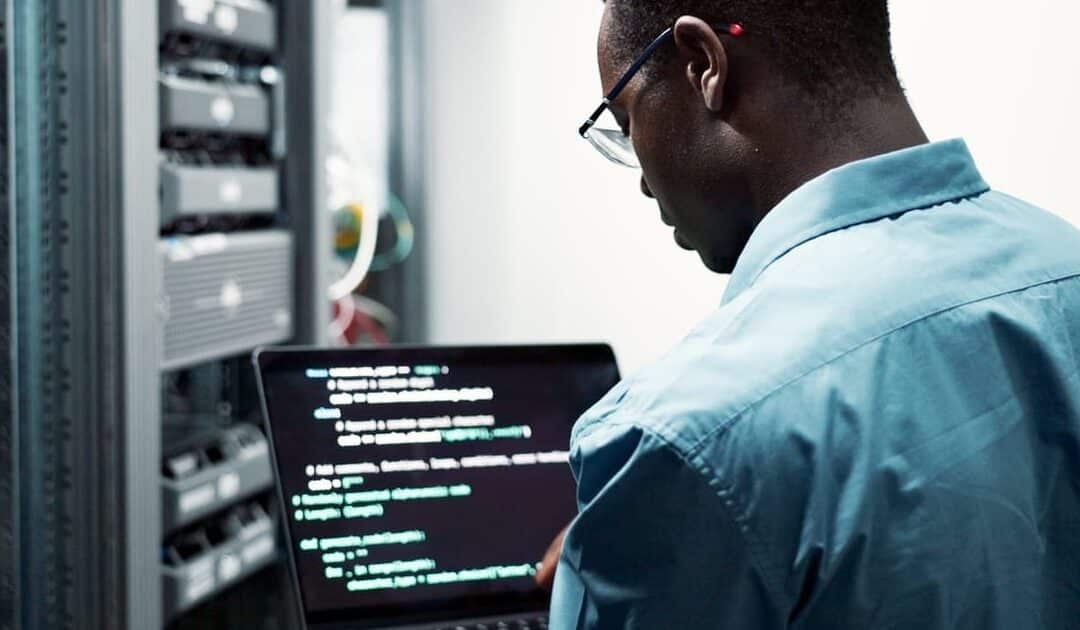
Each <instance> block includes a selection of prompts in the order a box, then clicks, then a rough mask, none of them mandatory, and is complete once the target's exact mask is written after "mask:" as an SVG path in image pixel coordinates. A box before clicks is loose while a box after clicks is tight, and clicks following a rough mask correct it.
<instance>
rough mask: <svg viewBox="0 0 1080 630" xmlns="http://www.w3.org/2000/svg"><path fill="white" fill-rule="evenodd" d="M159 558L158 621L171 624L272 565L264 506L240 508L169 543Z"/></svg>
mask: <svg viewBox="0 0 1080 630" xmlns="http://www.w3.org/2000/svg"><path fill="white" fill-rule="evenodd" d="M162 555H163V556H164V559H165V567H164V569H163V579H162V583H161V589H162V608H163V610H162V617H163V618H164V619H171V618H172V617H175V616H176V615H177V614H180V613H182V612H184V611H187V610H190V609H191V608H193V607H195V606H197V605H199V604H201V603H203V602H205V601H207V600H209V599H211V598H213V597H214V596H215V595H217V594H219V593H221V592H222V591H224V590H225V589H227V588H229V587H230V586H232V585H234V584H236V583H237V582H239V581H240V580H243V579H244V578H245V577H247V576H249V575H251V574H252V573H254V572H256V571H258V570H259V569H261V568H263V567H265V566H267V565H268V564H270V563H271V562H273V561H274V560H275V559H277V557H278V555H279V552H278V548H277V527H276V522H275V519H274V518H273V517H271V512H270V510H269V509H268V508H267V506H266V505H265V504H264V503H261V502H258V501H255V502H251V503H244V504H240V505H238V506H236V507H234V508H233V509H231V510H229V511H228V512H227V513H225V514H222V515H221V516H219V517H217V518H214V519H211V520H209V521H207V522H204V523H202V524H200V525H198V526H196V527H193V528H191V529H188V530H186V531H183V532H181V533H180V534H178V535H176V536H173V537H171V538H170V539H168V540H167V541H166V542H165V544H164V547H163V550H162Z"/></svg>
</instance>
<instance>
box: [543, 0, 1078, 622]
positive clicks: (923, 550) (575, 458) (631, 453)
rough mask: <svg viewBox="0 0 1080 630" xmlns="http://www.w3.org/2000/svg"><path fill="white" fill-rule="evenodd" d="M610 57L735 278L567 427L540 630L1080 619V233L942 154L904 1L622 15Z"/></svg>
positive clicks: (646, 8) (673, 207)
mask: <svg viewBox="0 0 1080 630" xmlns="http://www.w3.org/2000/svg"><path fill="white" fill-rule="evenodd" d="M667 28H672V30H671V31H670V33H665V29H667ZM662 33H664V35H662V36H661V34H662ZM658 36H660V37H659V38H658ZM654 38H657V39H655V40H654ZM650 42H652V43H653V45H650ZM642 51H646V54H645V55H644V56H643V57H642V63H640V64H635V63H634V60H635V57H636V56H637V55H638V54H639V53H641V52H642ZM599 63H600V72H601V76H602V81H603V85H604V89H605V93H609V100H610V104H609V105H606V106H605V107H601V109H600V110H599V111H598V112H597V113H596V114H595V115H594V116H593V117H592V118H591V119H590V122H589V123H587V124H586V125H585V126H584V127H583V128H582V133H583V135H587V136H588V137H589V139H590V140H591V141H592V142H593V143H594V144H595V145H596V146H597V148H599V149H600V150H601V151H602V152H603V153H604V154H605V155H606V156H607V157H608V158H610V159H611V160H613V161H615V162H618V163H620V164H625V165H630V166H633V165H635V164H636V163H638V162H640V166H641V169H642V172H643V177H642V180H641V186H642V191H643V192H644V193H645V194H646V195H648V196H649V197H653V198H655V199H656V200H657V202H658V204H659V206H660V215H661V218H662V219H663V220H664V221H665V222H667V223H669V224H671V225H672V226H674V228H675V240H676V241H677V242H678V243H679V244H680V245H682V246H683V247H686V248H688V249H693V250H696V251H697V252H698V253H699V254H700V256H701V258H702V260H703V261H704V263H705V264H706V265H707V266H708V267H709V268H710V269H712V270H714V271H717V272H721V273H728V272H733V273H732V276H731V279H730V283H729V285H728V287H727V291H726V294H725V295H724V297H723V300H722V306H721V307H720V308H719V310H717V311H716V312H715V313H713V314H712V315H711V316H710V317H709V318H708V319H706V320H705V321H704V322H703V323H702V324H701V325H699V326H698V327H697V328H696V329H695V330H694V331H693V332H691V333H690V335H689V336H688V337H687V338H686V339H685V340H684V341H683V342H682V343H680V344H679V345H678V346H676V347H675V348H674V349H673V350H672V351H671V352H670V353H669V354H668V355H667V356H666V357H664V358H663V359H661V360H660V361H659V362H658V363H657V364H655V365H653V366H651V367H650V368H647V369H645V370H643V371H642V372H641V373H640V374H638V375H636V376H634V377H632V378H630V379H628V380H627V381H626V382H624V383H622V384H621V385H619V386H618V387H617V388H616V389H615V390H614V391H612V392H611V393H610V394H609V395H608V396H607V397H606V398H605V399H604V400H603V401H601V402H600V403H599V404H598V405H597V406H596V407H595V408H593V409H592V410H591V411H589V412H588V413H587V414H586V415H585V416H584V417H583V418H582V419H581V420H580V421H579V422H578V424H577V426H576V427H575V430H574V432H573V436H572V456H571V462H572V466H573V470H574V473H575V475H576V477H577V481H578V500H579V505H580V514H579V516H578V518H577V519H575V521H574V523H573V524H572V526H571V527H570V528H569V530H568V532H567V533H566V535H565V542H564V543H563V546H562V552H561V555H560V556H559V560H558V569H557V572H556V575H555V584H554V594H553V602H552V620H551V627H552V628H555V629H560V630H561V629H566V628H643V629H666V628H676V629H681V628H717V629H721V628H723V629H728V630H731V629H739V628H750V629H774V628H798V629H826V628H827V629H831V630H838V629H839V630H848V629H851V630H855V629H858V630H865V629H871V628H872V629H878V630H880V629H883V628H896V629H905V630H910V629H917V630H945V629H950V630H955V629H971V630H976V629H978V630H1016V629H1028V628H1055V629H1057V628H1080V234H1078V233H1077V231H1076V230H1074V229H1073V228H1072V227H1071V226H1070V225H1068V224H1067V223H1065V222H1064V221H1062V220H1060V219H1058V218H1056V217H1054V216H1053V215H1051V214H1048V213H1046V212H1044V211H1042V210H1039V209H1037V208H1034V207H1032V206H1030V205H1028V204H1026V203H1024V202H1021V201H1018V200H1016V199H1013V198H1010V197H1007V196H1006V195H1004V194H1001V193H998V192H995V191H992V190H991V189H990V188H989V186H988V185H987V184H986V183H985V182H984V181H983V179H982V178H981V177H980V175H979V173H978V171H977V170H976V167H975V165H974V163H973V161H972V158H971V156H970V155H969V153H968V151H967V148H966V146H965V145H964V144H963V142H962V141H958V140H954V141H948V142H941V143H929V142H928V140H927V138H926V136H925V134H924V133H923V131H922V129H921V128H920V126H919V123H918V121H917V120H916V118H915V116H914V115H913V113H912V111H911V109H910V107H909V106H908V103H907V101H906V99H905V97H904V94H903V91H902V89H901V87H900V84H899V81H898V80H897V77H896V71H895V68H894V65H893V61H892V55H891V48H890V42H889V17H888V11H887V6H886V0H818V1H816V2H806V1H805V0H771V1H770V0H662V1H659V0H609V1H608V4H607V7H606V9H605V15H604V20H603V25H602V27H601V32H600V38H599ZM628 67H629V68H630V70H629V71H628V72H627V74H626V75H625V77H626V78H627V80H626V81H621V80H620V78H621V77H623V76H624V74H623V73H624V71H626V70H627V68H628ZM1002 84H1003V88H1002V89H1008V88H1007V85H1008V80H1007V77H1003V78H1002ZM609 114H610V115H613V117H614V118H615V120H616V122H617V126H618V127H619V128H620V129H614V130H613V129H604V128H603V126H604V123H603V120H602V117H603V116H607V115H609ZM556 549H557V547H556ZM552 569H553V563H551V562H549V563H547V565H546V566H545V571H544V576H545V577H549V576H550V572H551V570H552Z"/></svg>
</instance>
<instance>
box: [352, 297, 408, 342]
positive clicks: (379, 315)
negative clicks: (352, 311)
mask: <svg viewBox="0 0 1080 630" xmlns="http://www.w3.org/2000/svg"><path fill="white" fill-rule="evenodd" d="M353 297H354V300H355V302H356V308H357V310H359V311H361V312H362V313H365V314H366V315H368V316H370V317H371V318H372V319H374V320H375V321H377V322H379V323H380V324H382V326H383V328H384V329H385V330H386V331H387V333H388V334H390V335H391V336H393V333H394V332H395V331H396V330H397V329H398V327H399V324H400V322H399V321H398V316H397V315H396V314H395V313H394V311H392V310H390V308H389V307H387V306H386V305H385V304H383V303H381V302H376V301H375V300H373V299H371V298H369V297H367V296H365V295H356V296H353Z"/></svg>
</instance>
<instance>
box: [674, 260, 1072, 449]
mask: <svg viewBox="0 0 1080 630" xmlns="http://www.w3.org/2000/svg"><path fill="white" fill-rule="evenodd" d="M1076 277H1080V270H1073V271H1069V272H1066V273H1062V274H1059V275H1056V276H1054V277H1052V278H1047V279H1044V280H1040V281H1038V282H1031V283H1029V284H1025V285H1023V286H1020V287H1014V288H1011V289H1006V290H1001V291H997V292H994V293H990V294H987V295H982V296H979V297H977V298H972V299H969V300H964V301H961V302H959V303H956V304H951V305H949V306H943V307H941V308H938V309H935V310H933V311H931V312H928V313H924V314H922V315H919V316H916V317H914V318H912V319H910V320H908V321H906V322H903V323H901V324H897V325H896V326H893V327H892V328H889V329H887V330H885V331H883V332H881V333H879V334H877V335H874V336H872V337H869V338H867V339H865V340H863V341H860V342H858V343H856V344H855V345H853V346H851V347H850V348H848V349H847V350H843V351H841V352H838V353H837V354H836V355H834V356H832V357H830V358H828V359H826V360H824V361H822V362H821V363H819V364H817V365H815V366H813V367H810V368H808V369H806V370H804V371H802V372H800V373H798V374H796V375H795V376H793V377H791V378H790V379H788V380H786V381H784V382H782V383H780V384H778V385H777V386H776V387H774V388H772V389H771V390H769V391H768V392H766V393H764V394H762V395H761V396H759V397H758V398H756V399H754V400H752V401H751V402H749V403H746V404H745V405H743V406H742V407H741V408H740V409H738V410H737V411H735V412H733V413H732V414H731V415H730V416H728V417H727V418H726V419H725V420H724V421H722V422H721V423H720V424H719V425H718V426H716V427H715V428H713V429H712V430H710V431H708V432H707V433H705V434H704V435H702V436H701V437H700V438H698V439H697V440H696V441H694V442H693V443H692V444H690V445H689V446H688V448H687V450H686V454H687V456H688V457H694V456H696V455H697V453H698V452H700V451H701V450H702V449H704V448H705V446H706V444H707V442H708V441H709V440H711V439H713V438H714V437H715V436H717V435H719V434H721V433H723V432H725V431H727V430H728V429H729V428H731V426H732V425H734V424H735V423H736V422H738V421H739V420H740V419H741V418H742V417H743V415H744V414H746V412H748V411H750V410H751V409H753V408H755V407H757V406H758V405H761V404H762V403H764V402H765V401H767V400H769V399H770V398H772V397H773V396H775V395H777V394H779V393H780V392H782V391H784V390H786V389H787V388H788V387H792V386H794V385H795V384H797V383H798V382H800V381H802V380H803V379H805V378H807V377H809V376H811V375H813V374H815V373H817V372H818V371H820V370H823V369H825V368H826V367H828V366H830V365H832V364H833V363H835V362H837V361H839V360H841V359H843V358H844V357H846V356H848V355H850V354H852V353H854V352H857V351H858V350H860V349H862V348H864V347H866V346H868V345H870V344H872V343H874V342H876V341H879V340H881V339H884V338H885V337H888V336H889V335H892V334H895V333H897V332H899V331H901V330H904V329H905V328H909V327H911V326H914V325H915V324H918V323H919V322H922V321H926V320H928V319H931V318H933V317H937V316H939V315H942V314H944V313H948V312H950V311H954V310H957V309H960V308H963V307H965V306H970V305H972V304H978V303H979V302H985V301H986V300H992V299H994V298H998V297H1002V296H1005V295H1010V294H1013V293H1020V292H1022V291H1027V290H1028V289H1032V288H1034V287H1039V286H1045V285H1047V284H1054V283H1056V282H1062V281H1064V280H1069V279H1071V278H1076Z"/></svg>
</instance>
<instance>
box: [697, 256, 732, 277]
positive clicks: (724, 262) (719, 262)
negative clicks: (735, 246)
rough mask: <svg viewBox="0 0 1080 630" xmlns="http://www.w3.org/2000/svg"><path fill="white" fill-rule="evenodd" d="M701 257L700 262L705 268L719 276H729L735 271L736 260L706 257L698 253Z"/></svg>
mask: <svg viewBox="0 0 1080 630" xmlns="http://www.w3.org/2000/svg"><path fill="white" fill-rule="evenodd" d="M698 255H699V256H701V262H703V263H705V267H706V268H707V269H708V270H709V271H711V272H713V273H719V274H724V275H727V274H730V273H731V272H733V271H735V263H737V262H738V259H737V258H727V257H724V256H707V255H706V254H704V253H701V252H698Z"/></svg>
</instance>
